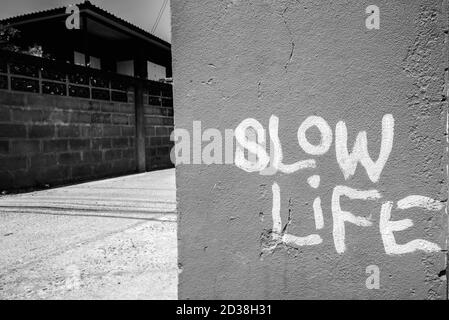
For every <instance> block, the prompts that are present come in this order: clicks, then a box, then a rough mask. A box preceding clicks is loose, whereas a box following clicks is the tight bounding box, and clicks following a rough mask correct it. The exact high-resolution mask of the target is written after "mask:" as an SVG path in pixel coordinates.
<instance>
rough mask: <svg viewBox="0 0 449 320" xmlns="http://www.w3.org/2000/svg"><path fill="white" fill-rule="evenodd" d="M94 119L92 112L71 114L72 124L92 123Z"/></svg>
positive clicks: (74, 112)
mask: <svg viewBox="0 0 449 320" xmlns="http://www.w3.org/2000/svg"><path fill="white" fill-rule="evenodd" d="M92 117H93V115H92V113H90V112H81V111H73V112H72V113H71V114H70V123H91V122H92Z"/></svg>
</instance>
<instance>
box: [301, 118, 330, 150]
mask: <svg viewBox="0 0 449 320" xmlns="http://www.w3.org/2000/svg"><path fill="white" fill-rule="evenodd" d="M313 126H315V127H317V128H318V130H319V131H320V134H321V141H320V144H319V145H317V146H316V145H313V144H311V143H310V142H309V141H308V140H307V137H306V131H307V130H308V129H310V128H311V127H313ZM298 142H299V145H300V146H301V148H302V149H303V150H304V151H305V152H307V153H308V154H311V155H314V156H320V155H323V154H325V153H326V152H327V151H328V150H329V148H330V146H331V144H332V129H331V128H330V127H329V125H328V124H327V122H326V120H324V119H323V118H321V117H317V116H310V117H308V118H307V119H306V120H304V122H303V123H301V125H300V126H299V128H298Z"/></svg>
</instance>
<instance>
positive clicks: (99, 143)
mask: <svg viewBox="0 0 449 320" xmlns="http://www.w3.org/2000/svg"><path fill="white" fill-rule="evenodd" d="M111 147H112V142H111V139H109V138H99V139H92V150H98V149H100V150H104V149H110V148H111Z"/></svg>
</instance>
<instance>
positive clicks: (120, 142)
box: [112, 138, 128, 148]
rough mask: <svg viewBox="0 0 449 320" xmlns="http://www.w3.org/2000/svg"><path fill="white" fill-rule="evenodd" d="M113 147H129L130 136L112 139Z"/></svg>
mask: <svg viewBox="0 0 449 320" xmlns="http://www.w3.org/2000/svg"><path fill="white" fill-rule="evenodd" d="M112 147H113V148H127V147H128V138H115V139H112Z"/></svg>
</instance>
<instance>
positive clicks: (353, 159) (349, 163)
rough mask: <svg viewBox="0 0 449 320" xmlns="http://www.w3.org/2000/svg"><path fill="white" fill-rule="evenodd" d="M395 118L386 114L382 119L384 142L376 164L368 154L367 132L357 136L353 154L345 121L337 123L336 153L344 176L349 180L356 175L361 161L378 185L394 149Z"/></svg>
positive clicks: (369, 175)
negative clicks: (350, 150) (350, 151)
mask: <svg viewBox="0 0 449 320" xmlns="http://www.w3.org/2000/svg"><path fill="white" fill-rule="evenodd" d="M393 137H394V118H393V116H392V115H391V114H386V115H384V116H383V118H382V142H381V146H380V153H379V158H378V159H377V161H376V162H374V161H373V160H371V157H370V155H369V152H368V139H367V137H366V131H362V132H359V134H358V135H357V138H356V141H355V144H354V148H353V149H352V154H350V153H349V151H348V141H347V140H348V132H347V129H346V124H345V123H344V122H343V121H340V122H338V123H337V126H336V128H335V153H336V156H337V162H338V165H339V166H340V168H341V171H342V172H343V176H344V177H345V179H346V180H348V179H349V178H350V177H351V176H352V175H354V173H355V170H356V168H357V163H358V162H359V161H360V163H361V164H362V166H363V167H364V168H365V170H366V173H367V174H368V177H369V178H370V180H371V181H372V182H374V183H376V182H377V181H378V180H379V177H380V174H381V173H382V170H383V168H384V166H385V164H386V162H387V160H388V157H389V156H390V152H391V149H392V148H393Z"/></svg>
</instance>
